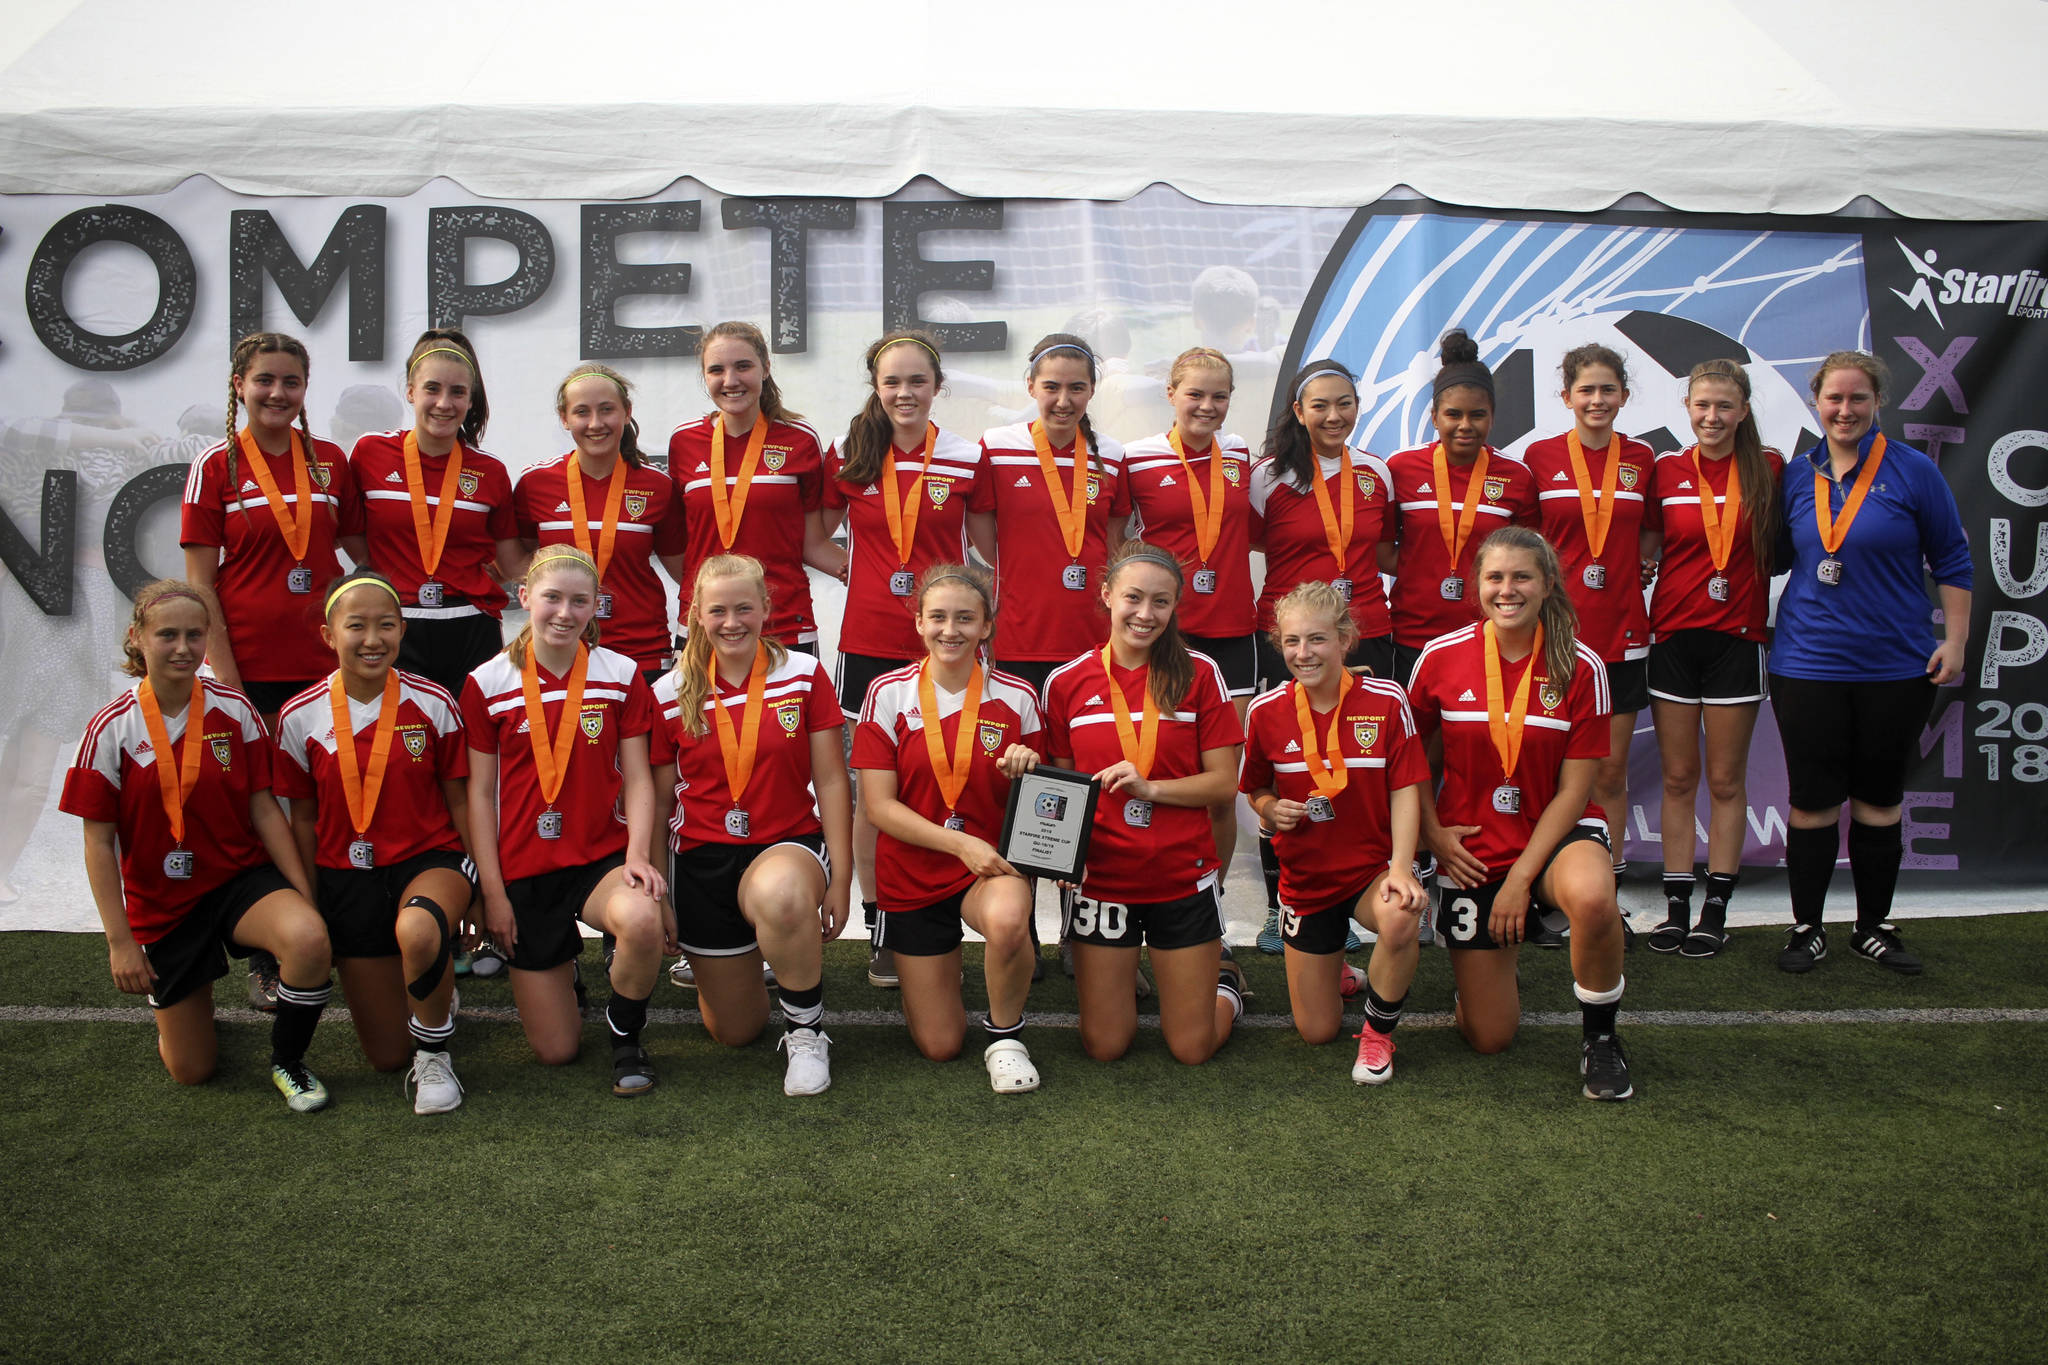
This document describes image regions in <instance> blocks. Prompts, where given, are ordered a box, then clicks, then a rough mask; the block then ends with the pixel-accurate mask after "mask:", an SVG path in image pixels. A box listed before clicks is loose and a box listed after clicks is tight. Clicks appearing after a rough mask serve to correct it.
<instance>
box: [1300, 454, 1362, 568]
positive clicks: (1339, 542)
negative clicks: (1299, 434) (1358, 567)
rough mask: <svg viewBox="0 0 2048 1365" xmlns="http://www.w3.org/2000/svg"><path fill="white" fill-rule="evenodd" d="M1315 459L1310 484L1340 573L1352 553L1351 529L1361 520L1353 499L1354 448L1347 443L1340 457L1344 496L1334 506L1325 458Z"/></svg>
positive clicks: (1332, 555) (1332, 556) (1331, 556)
mask: <svg viewBox="0 0 2048 1365" xmlns="http://www.w3.org/2000/svg"><path fill="white" fill-rule="evenodd" d="M1315 460H1316V467H1315V470H1314V473H1313V475H1312V477H1311V478H1310V479H1309V481H1308V482H1309V487H1310V488H1312V489H1314V490H1315V495H1316V511H1317V512H1319V513H1321V514H1322V518H1323V538H1324V539H1325V540H1327V541H1329V543H1330V558H1332V559H1334V560H1336V561H1337V572H1338V573H1339V574H1340V575H1341V574H1342V573H1343V572H1344V564H1345V561H1346V560H1347V559H1348V558H1349V557H1350V554H1351V528H1352V525H1353V524H1354V523H1355V522H1356V521H1357V519H1358V508H1357V507H1356V506H1355V505H1354V504H1353V503H1352V501H1351V490H1352V488H1353V487H1355V486H1356V481H1355V480H1354V479H1353V478H1352V477H1351V447H1350V446H1345V447H1344V448H1343V452H1342V453H1341V454H1339V455H1338V456H1337V480H1338V485H1339V487H1340V488H1341V489H1342V490H1343V497H1344V503H1343V505H1342V506H1341V507H1333V506H1332V505H1331V501H1330V487H1329V481H1328V480H1327V479H1325V478H1324V477H1323V457H1322V456H1320V455H1317V456H1316V457H1315Z"/></svg>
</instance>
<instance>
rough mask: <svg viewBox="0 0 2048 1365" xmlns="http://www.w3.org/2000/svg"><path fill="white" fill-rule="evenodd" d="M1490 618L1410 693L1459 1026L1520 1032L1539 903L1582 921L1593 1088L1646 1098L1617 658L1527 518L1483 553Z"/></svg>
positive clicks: (1576, 949) (1482, 1042)
mask: <svg viewBox="0 0 2048 1365" xmlns="http://www.w3.org/2000/svg"><path fill="white" fill-rule="evenodd" d="M1474 567H1475V570H1476V572H1477V575H1478V600H1479V608H1480V611H1481V612H1482V613H1483V616H1484V619H1483V620H1481V621H1479V622H1475V623H1473V624H1471V625H1467V626H1460V627H1459V628H1458V629H1456V630H1454V631H1452V632H1450V633H1449V634H1447V635H1440V636H1438V637H1437V638H1436V639H1434V640H1432V641H1430V642H1429V644H1428V645H1427V646H1426V647H1425V648H1424V649H1423V651H1422V657H1421V658H1420V659H1418V660H1417V661H1416V664H1415V678H1414V681H1413V682H1411V683H1410V684H1409V688H1408V697H1409V703H1410V705H1411V707H1412V708H1413V711H1414V714H1415V720H1416V723H1417V725H1418V726H1419V727H1420V729H1421V732H1422V734H1423V735H1424V736H1425V737H1429V736H1435V737H1436V741H1437V742H1436V743H1435V744H1433V745H1432V746H1431V747H1432V766H1434V767H1436V768H1437V770H1438V775H1439V777H1440V778H1441V781H1442V784H1443V785H1442V788H1441V790H1439V791H1438V792H1437V794H1436V799H1435V801H1434V802H1433V803H1432V802H1428V801H1425V802H1424V803H1423V807H1422V832H1423V838H1424V839H1425V840H1427V841H1428V843H1429V846H1430V848H1431V850H1432V851H1433V852H1434V853H1435V854H1436V858H1437V865H1438V868H1439V869H1440V871H1439V874H1438V886H1439V892H1440V901H1439V905H1438V909H1437V924H1436V931H1437V936H1438V937H1439V938H1440V939H1441V940H1442V941H1443V942H1444V943H1445V944H1446V945H1448V946H1449V948H1450V950H1451V972H1452V975H1453V976H1454V978H1455V979H1456V981H1457V985H1458V1005H1457V1020H1458V1030H1459V1032H1461V1033H1463V1034H1464V1035H1465V1040H1466V1041H1467V1042H1469V1043H1470V1044H1472V1046H1473V1047H1474V1048H1475V1049H1477V1050H1478V1051H1480V1052H1498V1051H1500V1050H1501V1049H1502V1048H1504V1047H1506V1046H1507V1045H1508V1043H1509V1042H1510V1041H1511V1040H1512V1039H1513V1038H1514V1036H1515V1027H1516V1025H1517V1023H1518V1022H1519V1021H1520V1019H1521V1015H1522V1002H1521V992H1520V988H1519V985H1518V982H1517V979H1516V975H1515V958H1516V954H1517V952H1518V951H1519V948H1520V945H1521V942H1522V940H1523V939H1524V938H1526V937H1527V936H1528V935H1529V932H1530V923H1531V921H1533V919H1534V917H1535V916H1534V912H1535V911H1536V910H1537V909H1538V908H1544V909H1552V910H1557V911H1561V912H1562V913H1563V914H1564V915H1565V917H1566V918H1567V919H1569V920H1570V921H1571V955H1572V978H1573V980H1572V992H1573V994H1575V995H1576V996H1577V997H1578V999H1579V1014H1580V1019H1581V1024H1582V1031H1583V1034H1584V1039H1583V1042H1582V1044H1581V1047H1580V1056H1579V1070H1580V1072H1581V1074H1582V1075H1583V1076H1584V1078H1585V1081H1584V1088H1585V1093H1586V1096H1587V1098H1589V1099H1596V1100H1624V1099H1627V1098H1628V1097H1629V1095H1630V1094H1632V1093H1633V1090H1632V1088H1631V1086H1630V1082H1629V1074H1628V1060H1627V1058H1626V1057H1625V1056H1624V1055H1623V1053H1622V1048H1621V1040H1620V1038H1618V1037H1617V1036H1616V1035H1615V1032H1614V1020H1615V1016H1616V1014H1617V1013H1618V1012H1619V1010H1620V1008H1621V991H1622V984H1623V983H1622V976H1621V954H1622V936H1621V911H1620V909H1619V907H1618V906H1617V905H1616V904H1615V897H1614V871H1613V867H1612V865H1611V864H1610V863H1609V861H1608V857H1607V824H1606V817H1605V816H1603V815H1602V814H1601V812H1600V809H1599V807H1597V806H1589V805H1588V804H1587V797H1588V795H1589V794H1590V793H1591V792H1592V790H1593V772H1594V770H1595V769H1596V768H1597V767H1598V766H1599V760H1600V756H1601V755H1602V754H1603V753H1605V752H1606V751H1607V715H1608V701H1607V668H1606V665H1604V664H1603V663H1602V662H1601V660H1600V656H1599V655H1598V654H1596V653H1595V652H1594V651H1593V650H1591V649H1590V648H1588V647H1587V646H1586V645H1585V644H1583V643H1582V642H1581V641H1580V640H1579V639H1578V617H1577V614H1576V613H1575V612H1574V611H1573V610H1572V604H1571V598H1570V597H1569V596H1567V595H1566V593H1565V591H1564V585H1563V581H1562V575H1563V571H1562V569H1560V568H1559V566H1558V561H1557V552H1556V551H1555V550H1553V549H1551V547H1550V543H1549V542H1548V541H1546V540H1544V539H1543V537H1542V536H1540V535H1538V534H1537V533H1536V532H1534V531H1531V530H1528V529H1527V528H1525V527H1519V526H1516V527H1508V528H1506V529H1504V530H1499V531H1495V532H1494V533H1493V534H1492V535H1490V536H1488V537H1487V538H1486V542H1485V543H1484V544H1483V545H1481V546H1480V548H1479V553H1478V555H1477V557H1476V558H1475V560H1474Z"/></svg>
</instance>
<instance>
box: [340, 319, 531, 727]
mask: <svg viewBox="0 0 2048 1365" xmlns="http://www.w3.org/2000/svg"><path fill="white" fill-rule="evenodd" d="M405 396H406V398H407V400H408V401H409V402H411V404H412V412H413V426H412V430H411V431H373V432H370V433H369V434H367V435H365V436H363V437H362V438H360V439H359V440H357V442H356V447H355V449H354V450H353V451H351V452H350V453H349V457H348V458H349V469H350V473H351V474H352V475H353V478H354V483H355V489H356V495H357V496H358V497H359V498H361V499H362V517H363V524H364V528H365V531H366V534H367V535H368V538H369V553H370V562H371V563H372V564H375V565H376V566H377V568H378V569H379V570H381V571H382V572H383V573H384V574H385V575H386V576H387V577H389V578H390V580H391V581H392V583H393V584H394V585H395V586H396V587H397V588H398V590H399V600H400V603H401V605H402V606H403V608H404V613H405V623H406V628H405V636H404V642H403V644H401V645H400V646H399V654H398V659H397V663H398V664H399V665H400V666H401V667H403V668H404V669H405V670H406V671H407V672H410V673H417V674H420V675H421V676H423V677H425V678H428V679H429V680H431V681H432V682H434V683H435V684H437V685H438V686H440V687H441V688H443V689H444V690H446V691H448V692H450V693H455V692H459V691H461V689H462V683H463V680H464V679H465V678H467V677H468V676H469V674H470V670H472V669H474V668H475V667H477V665H479V664H481V663H482V662H483V661H484V660H486V659H488V658H490V657H491V656H492V655H493V654H496V653H497V652H498V651H499V650H500V649H503V648H504V647H505V641H504V636H503V627H502V626H501V625H500V618H501V617H502V616H503V615H504V612H505V590H504V588H502V587H500V586H499V583H498V580H499V579H500V578H502V579H504V580H506V581H507V582H511V581H513V580H515V579H517V578H519V577H520V576H521V575H522V574H523V573H524V572H525V571H526V551H525V548H524V547H523V546H522V545H521V544H520V543H519V526H518V523H517V521H516V520H515V518H514V515H513V510H512V479H511V476H510V475H509V474H507V473H506V472H505V466H504V465H503V464H502V463H500V462H499V460H498V457H497V456H495V455H492V454H489V453H488V452H486V451H483V450H479V449H478V448H477V442H478V441H481V440H482V439H483V437H484V427H485V425H486V424H487V423H488V422H489V421H490V415H491V405H490V400H489V398H488V397H487V396H486V395H485V393H484V376H483V369H482V367H481V366H479V365H478V364H477V358H476V349H475V347H473V346H471V345H470V343H469V338H468V337H466V336H464V335H463V334H462V333H461V332H459V331H457V330H455V329H454V328H452V327H436V328H432V329H430V330H428V331H425V332H422V333H420V339H419V340H418V341H416V342H414V343H413V347H412V355H411V356H410V357H408V358H407V360H406V363H405Z"/></svg>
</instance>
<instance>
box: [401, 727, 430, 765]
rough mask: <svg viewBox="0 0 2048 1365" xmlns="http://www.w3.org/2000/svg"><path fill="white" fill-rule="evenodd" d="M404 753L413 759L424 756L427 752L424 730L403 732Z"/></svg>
mask: <svg viewBox="0 0 2048 1365" xmlns="http://www.w3.org/2000/svg"><path fill="white" fill-rule="evenodd" d="M405 751H406V752H407V753H409V754H411V755H412V756H413V757H414V758H418V757H419V756H420V755H421V754H424V753H425V752H426V751H427V732H426V731H425V730H407V731H406V732H405Z"/></svg>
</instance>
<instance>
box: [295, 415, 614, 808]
mask: <svg viewBox="0 0 2048 1365" xmlns="http://www.w3.org/2000/svg"><path fill="white" fill-rule="evenodd" d="M406 440H407V441H408V442H410V441H411V440H412V436H411V434H410V433H408V434H407V436H406ZM579 659H580V656H579ZM398 692H399V687H398V670H397V669H395V668H394V669H392V670H391V671H390V672H388V673H386V674H385V675H384V701H383V704H382V705H381V706H380V707H379V708H378V710H377V731H376V733H375V734H374V735H373V736H372V737H371V739H370V767H369V770H368V771H367V772H364V771H361V770H359V769H358V768H357V767H356V727H355V724H354V722H353V718H352V717H351V716H350V715H349V709H348V692H347V691H346V690H345V689H344V688H343V687H342V685H341V674H340V672H338V671H337V672H336V673H335V675H334V677H333V678H332V679H330V680H329V681H328V684H327V702H328V705H329V706H331V707H332V708H333V711H334V762H335V766H337V767H339V768H340V769H341V791H342V795H344V796H346V797H347V798H348V819H349V823H350V824H352V825H354V826H355V831H356V833H357V834H358V835H361V834H364V833H367V832H368V831H369V828H370V821H371V819H372V818H374V817H375V816H376V814H377V797H378V796H379V794H381V793H382V792H383V790H384V769H385V766H386V765H387V764H388V763H389V762H390V760H391V736H392V733H393V732H394V731H396V730H397V728H398ZM528 714H529V715H531V714H532V713H531V712H529V713H528ZM529 728H531V726H530V723H529ZM536 752H537V751H536ZM550 757H553V755H550ZM565 763H566V760H565ZM555 789H556V790H557V791H559V790H561V784H560V783H557V784H556V786H555ZM548 803H549V804H550V805H552V804H553V803H554V797H552V796H550V797H549V798H548Z"/></svg>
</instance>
